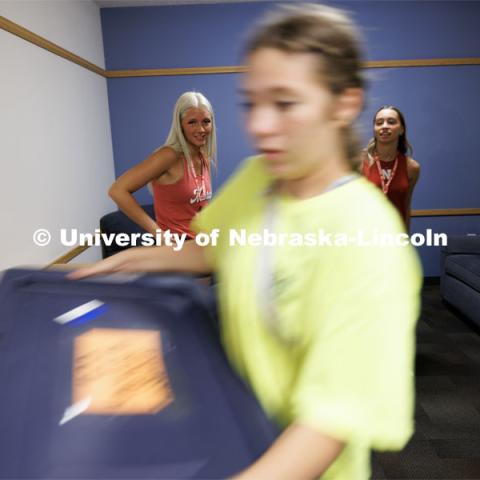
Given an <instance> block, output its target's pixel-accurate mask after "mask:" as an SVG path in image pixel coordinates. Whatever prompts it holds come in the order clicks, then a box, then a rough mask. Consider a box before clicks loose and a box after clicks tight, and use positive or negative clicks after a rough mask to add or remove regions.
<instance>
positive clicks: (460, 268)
mask: <svg viewBox="0 0 480 480" xmlns="http://www.w3.org/2000/svg"><path fill="white" fill-rule="evenodd" d="M445 272H446V273H447V274H448V275H452V276H453V277H456V278H458V279H459V280H461V281H462V282H464V283H466V284H467V285H470V287H472V288H473V289H475V290H476V291H477V292H480V255H449V256H448V257H447V259H446V260H445Z"/></svg>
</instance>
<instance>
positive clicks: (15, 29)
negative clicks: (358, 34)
mask: <svg viewBox="0 0 480 480" xmlns="http://www.w3.org/2000/svg"><path fill="white" fill-rule="evenodd" d="M0 28H1V29H3V30H5V31H7V32H10V33H12V34H13V35H16V36H17V37H20V38H22V39H24V40H26V41H27V42H30V43H33V44H34V45H37V46H38V47H41V48H44V49H45V50H48V51H49V52H51V53H54V54H55V55H58V56H60V57H62V58H65V59H66V60H69V61H71V62H73V63H76V64H77V65H80V66H81V67H84V68H86V69H88V70H90V71H92V72H94V73H96V74H98V75H101V76H102V77H107V78H129V77H164V76H172V75H215V74H228V73H242V72H244V71H245V67H244V66H225V67H192V68H155V69H138V70H104V69H103V68H100V67H98V66H97V65H95V64H93V63H91V62H89V61H88V60H85V59H84V58H82V57H79V56H78V55H75V54H74V53H72V52H69V51H68V50H65V49H64V48H62V47H60V46H59V45H57V44H55V43H53V42H50V41H49V40H47V39H46V38H43V37H41V36H40V35H37V34H36V33H33V32H31V31H30V30H27V29H26V28H24V27H22V26H21V25H18V24H17V23H14V22H12V21H11V20H8V18H5V17H2V16H0ZM455 65H480V57H468V58H430V59H417V60H375V61H368V62H365V63H364V65H363V66H364V68H405V67H445V66H455Z"/></svg>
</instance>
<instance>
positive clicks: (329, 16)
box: [245, 4, 364, 169]
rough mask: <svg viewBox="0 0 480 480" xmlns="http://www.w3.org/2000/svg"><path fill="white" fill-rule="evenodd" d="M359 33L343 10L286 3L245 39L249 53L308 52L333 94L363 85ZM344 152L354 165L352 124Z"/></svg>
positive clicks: (356, 154)
mask: <svg viewBox="0 0 480 480" xmlns="http://www.w3.org/2000/svg"><path fill="white" fill-rule="evenodd" d="M360 43H361V42H360V35H359V33H358V31H357V29H356V27H355V25H354V24H353V22H352V21H351V20H350V18H349V17H348V16H347V15H346V13H345V12H343V11H341V10H338V9H336V8H332V7H326V6H324V5H313V4H303V5H295V6H292V5H288V6H282V7H280V9H279V10H278V11H276V12H274V13H273V14H272V13H270V14H269V15H267V17H266V18H265V19H264V20H263V21H262V22H261V23H260V25H259V28H258V29H257V31H256V32H255V33H254V34H253V35H252V36H251V38H250V40H249V41H248V43H247V46H246V49H245V53H246V55H247V56H248V55H250V54H252V53H253V52H255V51H257V50H259V49H261V48H275V49H277V50H280V51H282V52H287V53H310V54H312V55H314V56H315V57H316V58H317V59H318V61H317V72H318V77H319V81H321V82H322V83H324V84H326V85H327V86H328V88H329V89H330V91H331V92H332V93H333V94H340V93H342V92H343V91H344V90H345V89H347V88H352V87H353V88H363V87H364V79H363V76H362V72H361V68H362V60H361V58H362V56H361V50H360ZM344 145H345V152H346V156H347V158H348V160H349V162H350V164H351V166H352V168H354V169H356V168H357V166H358V161H359V160H358V157H359V151H360V148H359V145H360V144H359V141H358V136H357V133H356V131H355V128H354V126H353V125H350V126H348V127H346V128H345V129H344Z"/></svg>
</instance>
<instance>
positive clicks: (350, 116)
mask: <svg viewBox="0 0 480 480" xmlns="http://www.w3.org/2000/svg"><path fill="white" fill-rule="evenodd" d="M363 98H364V92H363V89H362V88H353V87H352V88H347V89H345V90H344V91H343V92H342V93H341V94H340V95H338V96H337V99H336V105H335V110H334V120H335V121H336V122H338V126H339V127H348V125H350V124H351V123H352V122H353V121H354V120H355V119H356V118H357V117H358V115H360V112H361V111H362V108H363Z"/></svg>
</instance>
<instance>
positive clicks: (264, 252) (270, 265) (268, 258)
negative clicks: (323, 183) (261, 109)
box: [256, 173, 358, 344]
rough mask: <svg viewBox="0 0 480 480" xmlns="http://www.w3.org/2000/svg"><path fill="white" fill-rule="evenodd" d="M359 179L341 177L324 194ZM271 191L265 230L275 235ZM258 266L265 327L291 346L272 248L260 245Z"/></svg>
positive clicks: (257, 279) (257, 280) (276, 211)
mask: <svg viewBox="0 0 480 480" xmlns="http://www.w3.org/2000/svg"><path fill="white" fill-rule="evenodd" d="M357 178H358V174H356V173H353V174H349V175H345V176H343V177H340V178H339V179H337V180H335V181H334V182H332V183H331V184H330V185H329V186H328V187H327V188H326V189H325V190H324V191H323V192H322V194H323V193H327V192H329V191H331V190H334V189H336V188H338V187H341V186H342V185H345V184H346V183H349V182H351V181H352V180H355V179H357ZM271 190H272V189H269V191H268V192H266V194H265V195H266V197H267V204H266V206H265V214H264V220H263V230H267V231H269V232H272V233H273V231H274V230H275V225H276V223H277V220H278V205H277V199H276V198H275V196H274V193H273V192H272V191H271ZM299 248H302V247H299ZM257 265H258V268H257V272H256V273H257V276H256V282H257V292H258V301H259V303H260V306H261V309H262V310H263V318H264V322H265V325H266V327H267V328H268V330H269V331H270V333H272V334H273V335H274V336H275V337H276V338H277V339H278V340H280V341H281V342H282V343H285V344H289V343H291V339H289V338H286V337H285V335H283V334H282V332H281V329H280V325H279V314H278V309H277V301H276V298H275V297H276V295H275V274H274V249H273V248H272V247H267V246H266V245H264V244H261V245H260V248H259V255H258V263H257Z"/></svg>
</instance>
